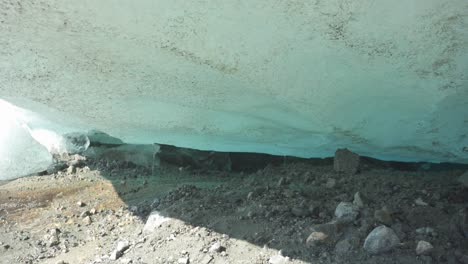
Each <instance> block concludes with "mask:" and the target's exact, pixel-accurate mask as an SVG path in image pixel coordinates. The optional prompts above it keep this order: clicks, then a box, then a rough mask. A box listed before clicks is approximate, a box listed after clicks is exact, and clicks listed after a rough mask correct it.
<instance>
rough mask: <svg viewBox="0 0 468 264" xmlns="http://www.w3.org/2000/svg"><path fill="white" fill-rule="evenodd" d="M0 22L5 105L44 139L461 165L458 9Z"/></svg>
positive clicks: (301, 8) (49, 4)
mask: <svg viewBox="0 0 468 264" xmlns="http://www.w3.org/2000/svg"><path fill="white" fill-rule="evenodd" d="M0 10H2V11H1V12H0V98H2V99H5V100H6V101H8V102H11V103H13V104H14V105H16V106H19V107H21V108H24V109H28V110H31V111H34V112H36V113H39V114H41V115H42V116H44V117H45V118H46V120H52V121H51V122H39V121H34V122H35V123H34V124H32V123H31V122H32V121H25V122H26V123H27V122H29V123H31V124H29V125H31V126H34V127H36V128H37V129H46V130H51V131H56V130H57V129H58V130H60V133H62V129H61V128H57V126H55V125H51V124H52V123H53V124H62V122H65V123H67V124H66V125H64V126H65V127H76V128H79V130H80V129H90V128H93V129H98V130H101V131H104V132H106V133H108V134H110V135H112V136H114V137H117V138H120V139H122V140H124V141H125V142H128V143H153V142H158V143H165V144H174V145H179V146H184V147H191V148H199V149H214V150H223V151H251V152H266V153H273V154H280V155H296V156H303V157H310V156H314V157H323V156H331V155H333V153H334V151H335V150H336V149H337V148H341V147H347V148H349V149H351V150H353V151H354V152H357V153H359V154H361V155H369V156H373V157H377V158H383V159H393V160H424V161H453V162H468V136H467V134H468V47H467V46H468V44H467V43H468V30H467V28H468V18H467V17H468V16H467V14H468V4H467V2H466V0H411V1H397V2H395V1H393V2H383V1H379V2H376V1H370V0H364V1H352V0H332V1H319V0H316V1H270V0H254V1H252V0H236V1H231V0H229V1H228V0H226V1H216V2H215V1H173V0H141V1H130V0H121V1H111V0H100V1H95V0H82V1H58V0H47V1H14V0H8V1H5V0H0ZM51 109H52V110H51ZM71 117H76V120H79V121H76V122H75V121H72V120H75V119H71ZM70 123H71V125H70ZM78 123H79V124H78ZM2 129H4V128H3V127H2Z"/></svg>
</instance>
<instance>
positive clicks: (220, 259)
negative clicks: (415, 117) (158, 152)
mask: <svg viewBox="0 0 468 264" xmlns="http://www.w3.org/2000/svg"><path fill="white" fill-rule="evenodd" d="M86 165H87V166H86V167H82V168H79V169H78V170H77V171H75V172H70V173H67V172H66V170H65V171H60V172H58V173H55V174H49V175H43V176H33V177H27V178H21V179H17V180H14V181H10V182H2V183H0V263H53V264H55V263H274V264H279V263H381V264H385V263H408V264H409V263H468V262H467V261H468V241H467V240H468V239H467V235H468V229H466V227H467V225H466V224H467V215H466V214H467V210H466V208H467V201H468V190H467V189H466V188H463V187H462V186H461V185H460V184H458V183H457V182H456V178H457V177H458V176H459V175H460V174H462V173H463V171H462V170H455V169H454V170H448V169H447V170H438V171H431V170H430V169H426V170H425V169H421V170H418V171H398V170H395V169H391V168H379V167H377V166H367V167H366V168H365V169H363V170H362V172H361V173H359V174H356V175H346V174H340V173H336V172H334V171H333V166H332V165H331V164H325V165H320V166H318V165H314V164H312V163H307V162H290V163H285V164H282V165H279V166H267V167H266V168H265V169H262V170H259V171H257V172H253V173H241V172H239V173H238V172H218V171H203V170H190V169H183V168H177V167H174V166H170V165H163V166H162V167H161V168H160V169H159V170H158V171H157V172H156V173H155V175H151V173H150V172H149V171H148V170H146V169H144V168H140V167H134V166H129V165H128V164H113V165H112V166H101V165H99V163H89V164H86ZM356 192H359V196H360V198H361V200H362V204H360V205H359V206H358V208H357V209H356V212H357V213H356V216H355V217H353V219H352V220H350V221H347V222H346V223H342V222H339V223H338V224H337V225H336V227H337V230H336V231H333V234H332V235H330V234H328V233H327V234H328V235H329V237H327V238H324V239H323V240H320V241H309V240H310V239H309V240H308V238H309V236H310V235H311V233H312V232H315V231H317V230H318V229H320V228H322V227H323V224H326V223H336V221H337V218H338V217H337V216H336V212H335V211H336V208H337V206H338V205H339V204H340V203H342V202H348V203H350V204H351V203H352V202H353V201H354V203H355V204H356V198H355V194H356ZM358 202H359V201H358ZM151 212H158V214H159V215H160V216H161V217H162V218H164V219H165V220H166V221H165V222H163V223H161V224H158V225H156V226H154V227H151V229H150V231H147V230H146V231H143V229H144V226H145V223H146V221H147V218H148V216H149V214H150V213H151ZM338 220H339V219H338ZM382 224H383V225H386V226H388V227H390V228H391V229H392V230H394V232H395V234H396V235H397V236H398V238H399V242H400V243H399V244H398V245H396V246H394V247H392V248H391V249H390V250H388V251H387V252H384V253H381V254H377V255H375V254H370V253H369V252H368V251H366V250H365V249H364V248H363V244H364V241H365V239H366V237H367V235H368V234H369V233H370V232H371V231H372V230H373V229H374V228H375V227H377V226H380V225H382ZM307 241H308V242H307ZM419 241H425V242H428V243H430V244H431V246H432V247H433V248H432V249H429V250H427V251H426V252H423V253H420V252H419V253H420V254H417V252H416V247H417V245H418V243H419ZM119 244H120V245H119ZM119 246H120V248H118V247H119ZM116 250H117V252H114V251H116ZM113 253H114V256H112V255H113ZM115 258H116V260H115Z"/></svg>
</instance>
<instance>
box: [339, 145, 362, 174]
mask: <svg viewBox="0 0 468 264" xmlns="http://www.w3.org/2000/svg"><path fill="white" fill-rule="evenodd" d="M360 160H361V158H360V157H359V155H358V154H356V153H353V152H351V151H349V150H348V149H338V150H337V151H336V152H335V157H334V159H333V169H334V170H335V171H336V172H344V173H347V174H355V173H357V172H358V171H359V163H360Z"/></svg>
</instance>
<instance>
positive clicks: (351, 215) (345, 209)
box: [335, 202, 359, 222]
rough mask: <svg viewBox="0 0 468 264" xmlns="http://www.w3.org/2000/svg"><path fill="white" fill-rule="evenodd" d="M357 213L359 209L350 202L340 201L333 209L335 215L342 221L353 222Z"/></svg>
mask: <svg viewBox="0 0 468 264" xmlns="http://www.w3.org/2000/svg"><path fill="white" fill-rule="evenodd" d="M358 215H359V209H358V207H357V206H355V205H354V204H352V203H348V202H341V203H339V204H338V206H337V207H336V209H335V216H336V217H337V218H338V219H339V220H340V221H343V222H353V221H354V220H356V218H357V217H358Z"/></svg>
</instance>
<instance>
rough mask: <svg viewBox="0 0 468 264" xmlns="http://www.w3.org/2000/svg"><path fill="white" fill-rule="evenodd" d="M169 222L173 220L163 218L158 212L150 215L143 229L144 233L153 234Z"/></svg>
mask: <svg viewBox="0 0 468 264" xmlns="http://www.w3.org/2000/svg"><path fill="white" fill-rule="evenodd" d="M169 220H171V218H169V217H166V216H163V215H161V214H160V213H159V212H157V211H153V212H151V214H150V215H149V217H148V220H146V224H145V226H144V227H143V233H151V232H153V231H154V230H155V229H156V228H158V227H159V226H160V225H161V224H162V223H164V222H167V221H169Z"/></svg>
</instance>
